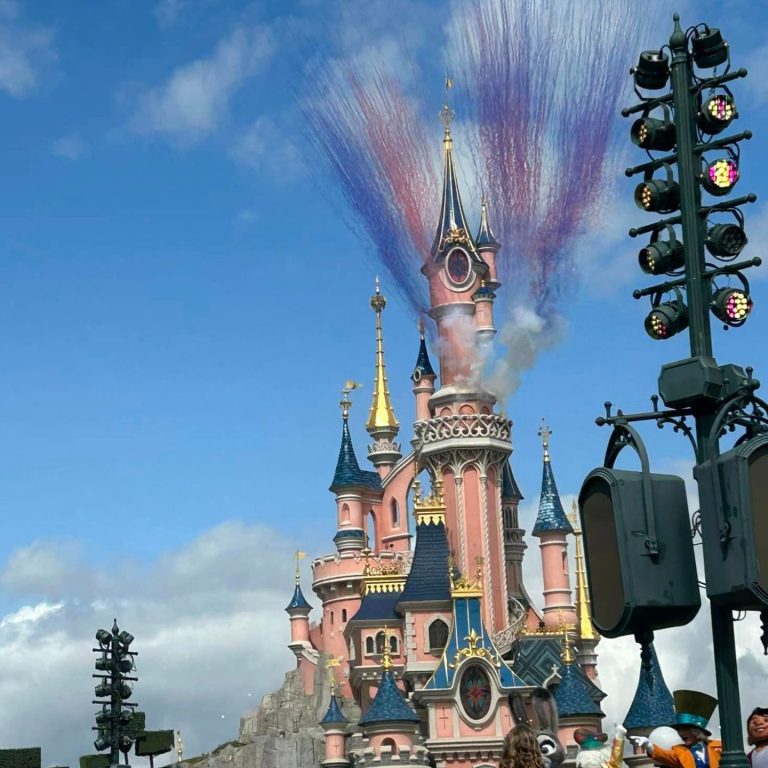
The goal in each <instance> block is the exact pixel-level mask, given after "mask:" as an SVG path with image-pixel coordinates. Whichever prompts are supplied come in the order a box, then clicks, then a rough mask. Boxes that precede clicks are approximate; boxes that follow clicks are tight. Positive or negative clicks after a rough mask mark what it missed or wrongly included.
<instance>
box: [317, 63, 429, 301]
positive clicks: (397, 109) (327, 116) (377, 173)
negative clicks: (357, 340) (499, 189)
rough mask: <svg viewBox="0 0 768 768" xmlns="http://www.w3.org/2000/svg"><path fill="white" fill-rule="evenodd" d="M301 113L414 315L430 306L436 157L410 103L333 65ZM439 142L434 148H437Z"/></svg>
mask: <svg viewBox="0 0 768 768" xmlns="http://www.w3.org/2000/svg"><path fill="white" fill-rule="evenodd" d="M316 93H317V95H315V96H312V97H310V98H308V99H307V100H305V101H304V103H303V104H302V110H303V112H304V114H305V116H306V118H307V122H308V124H309V127H310V129H311V140H312V141H313V143H314V145H315V146H316V147H317V148H318V149H319V150H320V152H321V153H322V154H323V155H324V156H325V158H326V159H327V161H328V163H329V165H330V168H331V171H332V174H333V176H334V177H335V180H336V183H337V184H338V186H339V188H340V190H341V192H342V194H343V196H344V198H345V199H346V201H347V203H348V205H349V206H350V208H351V210H352V211H353V213H354V214H355V216H356V218H357V220H358V224H359V225H360V226H361V228H362V230H363V231H364V232H365V234H366V235H367V236H368V238H369V239H370V241H371V242H372V244H373V246H374V248H375V249H376V252H377V255H378V256H379V258H380V260H381V262H382V263H383V264H384V266H385V267H386V268H387V270H388V271H389V272H390V274H391V276H392V278H393V280H394V282H395V285H396V286H397V289H398V291H399V292H400V294H401V295H402V296H403V298H404V299H406V301H407V303H408V304H410V306H411V307H412V308H413V310H414V311H415V312H416V313H421V312H422V311H423V310H424V308H425V307H426V306H427V297H426V284H425V281H424V280H423V278H422V277H421V275H420V273H419V269H420V267H421V266H422V264H423V260H424V258H426V254H427V253H428V252H429V243H430V242H431V240H430V236H431V231H430V230H431V228H433V227H434V226H435V221H436V218H437V213H436V206H437V204H438V202H439V201H438V200H437V199H436V195H435V192H434V190H436V189H438V188H439V187H438V181H437V175H436V173H435V166H434V154H433V151H431V150H432V148H431V147H430V145H429V143H428V141H427V139H426V134H425V127H424V123H423V121H422V120H421V119H420V117H419V116H418V114H417V111H416V108H415V105H414V103H413V101H412V100H410V99H408V98H407V97H406V96H405V93H404V90H403V88H402V87H401V86H400V84H398V83H397V82H396V81H395V80H394V79H393V78H392V77H389V76H386V75H384V74H383V72H382V70H381V69H380V68H378V67H375V66H374V67H372V68H371V71H370V72H368V73H367V77H366V80H365V82H364V81H363V79H362V78H361V76H360V75H359V74H358V73H357V72H356V71H355V70H354V69H353V68H352V66H351V65H350V64H345V63H335V64H331V65H329V66H328V67H327V68H326V69H325V70H324V72H323V73H321V75H320V82H319V88H318V90H317V91H316ZM433 143H434V142H433Z"/></svg>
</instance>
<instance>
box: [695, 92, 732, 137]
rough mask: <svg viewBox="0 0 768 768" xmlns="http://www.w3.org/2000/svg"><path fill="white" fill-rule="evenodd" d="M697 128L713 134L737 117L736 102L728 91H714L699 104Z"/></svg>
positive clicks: (722, 129)
mask: <svg viewBox="0 0 768 768" xmlns="http://www.w3.org/2000/svg"><path fill="white" fill-rule="evenodd" d="M696 117H697V121H698V123H699V128H701V130H702V131H704V133H708V134H710V135H712V136H714V135H715V134H717V133H720V132H722V131H724V130H725V129H726V128H727V127H728V126H729V125H730V124H731V122H732V121H733V120H734V118H736V117H738V113H737V112H736V103H735V102H734V100H733V96H731V95H730V94H729V93H716V94H714V95H713V96H710V97H709V98H708V99H706V100H705V101H704V103H703V104H702V105H701V109H700V110H699V112H698V114H697V116H696Z"/></svg>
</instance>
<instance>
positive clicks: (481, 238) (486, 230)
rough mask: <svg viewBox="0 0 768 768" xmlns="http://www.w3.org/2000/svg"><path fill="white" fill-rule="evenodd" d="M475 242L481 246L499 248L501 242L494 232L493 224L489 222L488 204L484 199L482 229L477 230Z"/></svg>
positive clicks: (481, 217) (481, 216)
mask: <svg viewBox="0 0 768 768" xmlns="http://www.w3.org/2000/svg"><path fill="white" fill-rule="evenodd" d="M475 244H476V245H477V246H478V247H479V248H480V247H486V248H494V249H498V247H499V243H498V241H497V240H496V236H495V235H494V234H493V230H492V229H491V225H490V224H489V223H488V205H487V203H486V202H485V200H483V206H482V209H481V213H480V229H478V230H477V236H476V237H475Z"/></svg>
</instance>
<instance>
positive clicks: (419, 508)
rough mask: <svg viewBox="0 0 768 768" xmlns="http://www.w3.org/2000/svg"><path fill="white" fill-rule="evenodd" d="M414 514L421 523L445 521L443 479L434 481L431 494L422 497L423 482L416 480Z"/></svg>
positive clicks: (414, 485) (414, 486)
mask: <svg viewBox="0 0 768 768" xmlns="http://www.w3.org/2000/svg"><path fill="white" fill-rule="evenodd" d="M413 488H414V495H413V516H414V517H415V518H416V520H417V522H419V523H427V524H429V523H435V525H437V524H438V523H445V499H444V497H443V481H442V480H437V479H435V480H433V481H432V492H431V493H430V494H429V496H426V497H424V498H423V497H422V495H421V482H420V481H419V480H416V481H415V482H414V484H413Z"/></svg>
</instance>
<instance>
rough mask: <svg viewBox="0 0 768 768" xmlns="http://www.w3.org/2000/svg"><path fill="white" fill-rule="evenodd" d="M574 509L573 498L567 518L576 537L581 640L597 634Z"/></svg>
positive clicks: (578, 612) (577, 592)
mask: <svg viewBox="0 0 768 768" xmlns="http://www.w3.org/2000/svg"><path fill="white" fill-rule="evenodd" d="M576 509H577V505H576V501H575V500H574V502H573V508H572V511H571V514H570V515H569V516H568V520H569V521H570V523H571V527H572V528H573V536H574V538H575V539H576V615H577V616H578V620H579V637H580V638H581V639H582V640H594V639H595V637H596V636H597V635H596V633H595V628H594V626H593V624H592V615H591V614H592V611H591V607H590V604H589V590H588V589H587V570H586V568H585V566H584V550H583V548H582V543H581V537H582V533H581V529H580V528H579V525H578V522H579V521H578V516H577V515H576Z"/></svg>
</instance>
